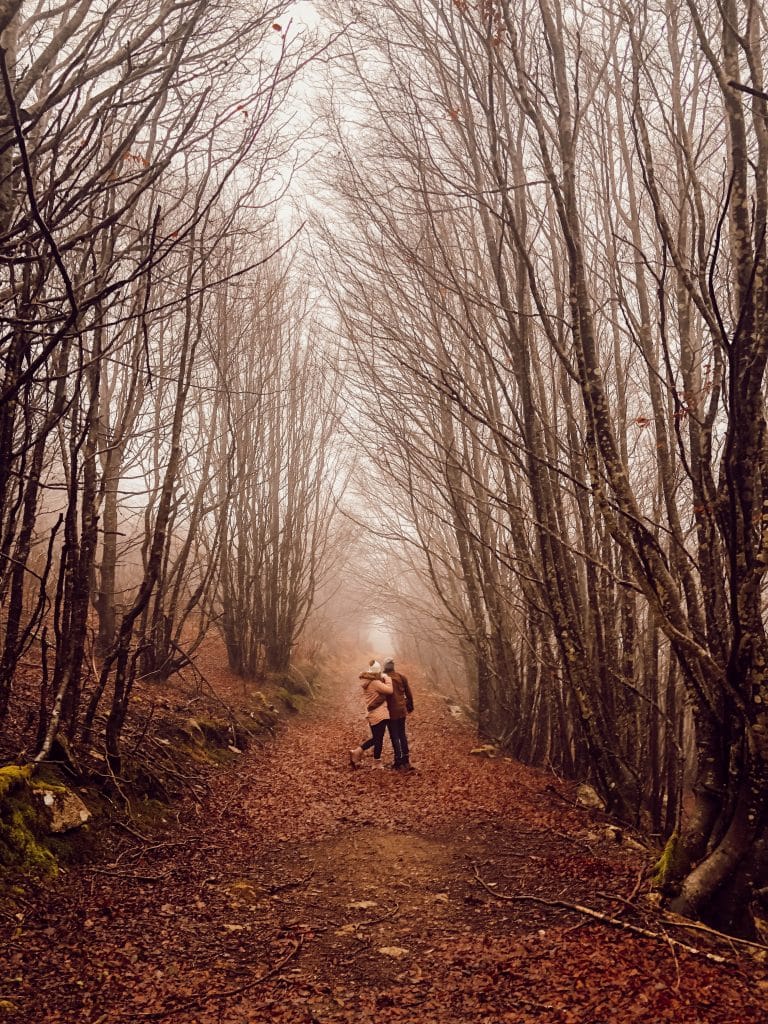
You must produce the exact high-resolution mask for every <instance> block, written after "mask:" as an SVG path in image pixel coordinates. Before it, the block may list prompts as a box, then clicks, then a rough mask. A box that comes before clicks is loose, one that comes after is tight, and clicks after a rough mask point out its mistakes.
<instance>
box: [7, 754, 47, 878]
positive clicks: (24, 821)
mask: <svg viewBox="0 0 768 1024" xmlns="http://www.w3.org/2000/svg"><path fill="white" fill-rule="evenodd" d="M31 775H32V766H31V765H25V766H24V767H20V766H19V765H8V766H6V767H5V768H0V865H2V866H3V867H5V868H9V869H17V870H19V871H21V872H23V873H25V874H35V875H49V876H52V875H55V874H56V871H57V868H58V865H57V863H56V858H55V857H54V855H53V853H52V852H51V850H50V849H49V847H48V843H47V842H46V839H47V829H46V826H45V823H44V821H43V819H42V814H41V811H40V808H39V807H38V806H37V805H36V804H35V802H34V797H33V787H32V786H31V785H30V777H31Z"/></svg>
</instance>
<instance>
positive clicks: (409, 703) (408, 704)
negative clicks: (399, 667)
mask: <svg viewBox="0 0 768 1024" xmlns="http://www.w3.org/2000/svg"><path fill="white" fill-rule="evenodd" d="M400 678H401V679H402V680H403V689H404V690H405V710H406V711H407V712H408V714H409V715H410V714H411V713H412V712H413V694H412V693H411V688H410V686H409V685H408V680H407V679H406V678H405V676H404V675H403V674H402V673H401V674H400Z"/></svg>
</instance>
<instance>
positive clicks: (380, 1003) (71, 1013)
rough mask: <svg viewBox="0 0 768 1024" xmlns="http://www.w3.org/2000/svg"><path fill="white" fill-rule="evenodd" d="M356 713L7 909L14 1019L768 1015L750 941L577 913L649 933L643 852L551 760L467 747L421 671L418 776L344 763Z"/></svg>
mask: <svg viewBox="0 0 768 1024" xmlns="http://www.w3.org/2000/svg"><path fill="white" fill-rule="evenodd" d="M363 724H364V723H362V721H361V718H360V715H359V710H358V708H357V705H356V704H354V703H350V704H347V705H345V706H344V707H342V708H338V707H328V706H326V707H319V708H317V709H316V710H314V711H313V712H312V713H311V714H310V715H308V716H306V717H303V716H302V717H301V718H298V719H294V720H292V721H291V723H290V725H289V726H288V727H287V728H286V729H283V730H281V732H280V733H279V734H278V737H277V738H276V740H274V741H273V742H270V743H268V744H267V745H266V746H264V747H262V748H260V749H257V750H255V751H253V752H251V753H249V754H248V755H245V756H244V757H243V760H242V762H241V764H240V766H239V768H238V769H237V770H236V771H232V770H227V771H224V772H222V773H221V774H220V775H219V776H218V777H217V778H215V779H214V780H213V782H212V784H211V793H210V797H209V798H208V800H207V801H206V803H205V805H204V806H195V805H190V806H187V807H185V808H183V812H182V813H181V814H180V815H179V816H178V819H177V820H171V818H170V817H169V820H168V821H167V822H166V827H165V831H164V832H163V833H162V834H161V835H160V836H159V837H158V838H157V839H155V840H153V841H152V842H149V843H147V842H142V841H140V840H139V839H137V838H136V837H132V836H130V835H127V836H125V837H124V840H122V841H121V844H120V846H119V848H116V849H115V851H114V855H113V856H112V858H111V859H110V860H109V861H106V862H103V863H102V862H99V863H97V864H96V863H94V864H91V865H86V866H83V867H81V868H77V869H71V870H70V871H69V872H67V873H66V874H64V875H62V876H61V878H60V879H59V880H58V881H57V882H56V883H55V884H54V886H53V887H52V888H49V889H47V890H45V891H41V892H40V893H39V895H38V897H37V898H36V899H35V901H34V902H32V900H29V901H28V902H27V904H26V906H25V908H24V911H23V913H22V914H21V916H20V918H19V919H18V920H17V921H16V922H9V921H2V922H0V925H2V927H3V929H6V928H7V936H8V938H7V942H6V944H5V955H4V966H3V976H2V979H0V1005H4V1007H5V1009H4V1010H0V1019H3V1018H4V1015H5V1018H7V1019H8V1020H10V1021H15V1022H19V1024H31V1022H33V1021H34V1022H36V1024H81V1022H82V1024H97V1022H100V1024H111V1022H121V1024H138V1022H140V1021H146V1020H169V1021H177V1022H182V1024H191V1022H198V1024H213V1022H219V1024H261V1022H266V1021H276V1022H278V1024H280V1022H286V1024H288V1022H290V1024H313V1022H318V1024H326V1022H344V1021H355V1022H360V1021H364V1022H368V1021H371V1022H373V1021H376V1022H383V1024H386V1022H393V1024H394V1022H415V1021H423V1022H426V1024H459V1022H464V1021H467V1022H469V1021H472V1022H484V1024H508V1022H509V1024H530V1022H546V1024H623V1022H646V1024H657V1022H660V1021H665V1020H670V1021H676V1022H678V1024H709V1022H712V1024H715V1022H717V1024H742V1022H744V1024H746V1022H747V1021H749V1022H751V1024H759V1022H761V1021H768V1013H766V1010H765V1005H766V993H767V992H768V975H767V974H766V967H765V964H764V963H760V962H758V961H756V960H755V959H754V958H752V957H751V956H749V955H748V954H744V953H741V952H738V953H737V952H735V951H734V952H733V953H731V952H730V951H728V950H725V952H726V954H727V955H728V959H729V962H728V963H727V964H725V965H719V964H716V963H713V962H708V961H707V960H705V959H704V958H702V957H698V956H695V955H693V954H691V953H688V952H685V951H684V950H682V949H681V948H679V947H677V946H675V945H673V944H668V943H667V942H665V941H663V940H659V939H646V938H641V937H639V936H637V935H634V934H630V933H629V932H626V931H622V930H619V929H618V928H616V927H614V926H611V925H608V924H605V923H602V922H598V921H595V920H591V919H589V918H588V917H585V916H584V915H582V914H580V913H579V912H577V911H574V910H571V909H568V908H567V907H564V906H562V903H572V904H582V905H587V906H589V907H591V908H593V909H596V910H600V911H602V912H604V913H606V914H608V915H610V916H613V917H622V916H623V918H624V919H625V920H626V921H628V922H634V923H635V924H636V925H639V926H643V927H650V928H652V929H653V924H652V919H649V918H648V917H647V916H645V915H643V916H638V914H637V912H635V911H634V910H632V909H631V908H629V907H627V905H626V904H625V903H624V902H623V901H624V900H627V899H629V898H630V897H631V898H633V899H634V900H636V902H637V904H638V905H639V906H640V907H642V905H643V898H642V895H641V894H640V885H639V880H640V872H641V871H642V868H643V865H644V863H647V861H645V860H644V859H643V857H642V856H640V855H639V854H638V851H637V850H633V849H632V848H630V847H627V846H626V845H617V844H615V843H611V842H610V841H609V840H608V839H606V838H605V836H604V835H603V822H602V821H601V820H599V818H595V817H594V816H590V814H589V813H588V812H585V811H581V810H577V809H576V808H572V807H570V806H569V805H568V802H567V800H568V796H569V794H568V791H567V789H566V788H564V787H562V786H560V785H559V784H558V783H557V782H556V780H554V779H553V778H552V777H551V776H549V775H547V774H546V773H544V772H536V771H532V770H530V769H526V768H523V767H521V766H519V765H517V764H515V763H512V762H511V761H507V760H503V759H497V760H488V759H485V758H482V759H481V758H477V757H473V756H470V754H469V751H470V750H471V748H472V746H473V736H472V733H471V730H469V729H468V728H466V727H464V726H462V725H461V724H460V723H458V722H456V721H455V720H454V719H453V718H452V717H451V715H450V714H449V713H448V711H447V709H446V707H445V705H444V704H443V703H442V702H441V701H440V700H439V699H437V698H434V697H428V696H425V695H424V693H423V692H422V688H421V687H419V688H418V689H417V713H416V715H415V716H414V717H413V719H412V720H411V721H410V723H409V725H410V728H409V733H410V736H411V740H412V759H413V762H414V764H416V765H417V766H418V768H419V771H418V772H414V773H411V774H409V775H402V774H400V773H394V772H389V771H375V770H372V769H370V768H367V767H366V768H362V769H360V770H358V771H353V770H352V769H350V767H349V766H348V763H347V761H346V751H347V749H348V748H349V747H350V746H352V745H353V744H354V742H355V741H356V740H357V739H358V738H359V737H358V732H360V733H361V735H362V732H361V725H363ZM385 759H386V748H385ZM480 879H482V882H481V881H480ZM503 896H525V897H536V898H538V899H542V900H548V901H560V902H559V903H558V904H556V905H552V904H551V903H541V902H535V901H533V900H531V899H524V900H505V899H502V898H499V897H503ZM649 921H650V923H649ZM670 934H671V933H670ZM674 937H675V938H677V939H680V940H681V941H686V942H688V943H690V944H692V945H694V946H698V947H700V948H702V949H704V948H710V949H711V948H713V947H711V946H710V947H706V937H703V936H698V935H697V933H695V932H685V933H681V932H679V931H677V930H676V932H675V935H674ZM702 940H703V941H702ZM719 951H720V952H721V953H722V952H723V950H722V948H720V950H719Z"/></svg>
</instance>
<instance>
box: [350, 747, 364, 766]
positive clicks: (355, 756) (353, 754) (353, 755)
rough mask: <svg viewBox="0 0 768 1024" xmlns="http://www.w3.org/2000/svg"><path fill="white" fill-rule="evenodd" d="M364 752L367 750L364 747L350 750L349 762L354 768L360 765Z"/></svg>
mask: <svg viewBox="0 0 768 1024" xmlns="http://www.w3.org/2000/svg"><path fill="white" fill-rule="evenodd" d="M364 753H365V751H364V750H363V748H362V747H355V749H354V750H350V752H349V763H350V764H351V765H352V767H353V768H359V767H360V762H361V761H362V760H363V754H364Z"/></svg>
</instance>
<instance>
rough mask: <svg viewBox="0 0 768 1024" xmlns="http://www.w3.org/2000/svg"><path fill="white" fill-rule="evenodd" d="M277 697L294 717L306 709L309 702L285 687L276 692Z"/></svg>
mask: <svg viewBox="0 0 768 1024" xmlns="http://www.w3.org/2000/svg"><path fill="white" fill-rule="evenodd" d="M275 697H276V698H277V699H278V700H279V701H280V702H281V704H283V705H284V706H285V707H286V708H287V709H288V711H290V712H291V713H292V714H294V715H295V714H298V712H299V711H301V710H302V709H303V708H304V707H305V705H306V702H307V698H306V697H302V696H301V695H300V694H298V693H291V692H290V691H289V690H286V689H285V688H284V687H281V688H280V689H279V690H276V691H275Z"/></svg>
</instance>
